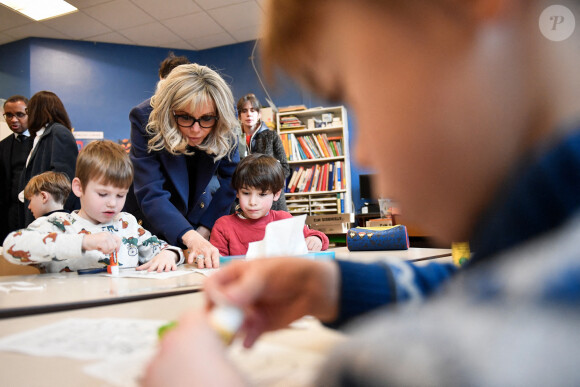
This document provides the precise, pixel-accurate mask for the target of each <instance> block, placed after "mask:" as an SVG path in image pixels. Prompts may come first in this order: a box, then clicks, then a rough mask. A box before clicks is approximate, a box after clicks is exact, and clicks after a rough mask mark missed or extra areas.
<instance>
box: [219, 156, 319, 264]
mask: <svg viewBox="0 0 580 387" xmlns="http://www.w3.org/2000/svg"><path fill="white" fill-rule="evenodd" d="M232 186H233V187H234V189H235V190H236V196H237V198H238V200H239V202H240V204H239V209H238V210H237V211H236V213H235V214H232V215H225V216H222V217H221V218H219V219H218V220H217V222H216V223H215V225H214V227H213V229H212V231H211V236H210V240H209V241H210V242H211V244H212V245H214V246H215V247H217V248H218V250H219V251H220V254H221V255H223V256H226V255H245V254H246V252H247V251H248V245H249V244H250V243H251V242H256V241H261V240H262V239H264V234H265V233H266V226H267V225H268V223H271V222H274V221H276V220H281V219H288V218H291V217H292V215H291V214H290V213H288V212H286V211H276V210H273V209H272V205H273V203H274V202H275V201H276V200H278V198H279V197H280V195H283V193H282V189H283V188H284V172H283V169H282V166H281V165H280V162H279V161H278V160H276V159H275V158H274V157H272V156H268V155H264V154H261V153H252V154H250V155H248V156H246V157H245V158H243V159H242V161H240V163H239V164H238V166H237V168H236V170H235V172H234V175H233V177H232ZM304 238H306V246H307V247H308V250H309V251H320V250H326V249H327V248H328V237H327V236H326V235H325V234H324V233H323V232H320V231H317V230H311V229H310V228H309V227H308V226H304Z"/></svg>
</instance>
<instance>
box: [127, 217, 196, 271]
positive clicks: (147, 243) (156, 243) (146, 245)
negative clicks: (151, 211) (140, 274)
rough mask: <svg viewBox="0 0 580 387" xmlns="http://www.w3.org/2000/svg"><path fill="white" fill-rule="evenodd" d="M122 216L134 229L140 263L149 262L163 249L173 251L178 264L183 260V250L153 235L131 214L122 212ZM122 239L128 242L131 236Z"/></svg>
mask: <svg viewBox="0 0 580 387" xmlns="http://www.w3.org/2000/svg"><path fill="white" fill-rule="evenodd" d="M123 218H124V219H128V220H127V221H128V222H130V227H131V228H132V229H134V230H135V236H136V239H137V249H138V250H139V264H140V265H142V264H144V263H146V262H149V261H150V260H152V259H153V258H155V256H156V255H157V254H159V253H160V252H161V251H163V250H171V251H174V252H175V253H176V254H177V255H178V257H179V259H178V260H177V264H178V265H181V264H182V263H183V262H184V261H185V257H184V255H183V251H182V250H181V249H180V248H179V247H176V246H172V245H170V244H169V243H167V242H165V241H164V240H162V239H159V238H157V237H156V236H155V235H153V234H151V232H149V231H147V230H145V229H144V228H143V227H141V225H139V223H138V222H137V219H135V217H134V216H133V215H129V214H124V216H123ZM123 239H124V240H123V243H129V244H130V243H131V242H132V241H131V239H132V238H123Z"/></svg>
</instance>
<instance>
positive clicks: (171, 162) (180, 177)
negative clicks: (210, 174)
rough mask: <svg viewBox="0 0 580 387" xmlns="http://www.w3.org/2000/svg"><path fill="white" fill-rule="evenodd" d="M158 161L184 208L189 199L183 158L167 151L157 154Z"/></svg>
mask: <svg viewBox="0 0 580 387" xmlns="http://www.w3.org/2000/svg"><path fill="white" fill-rule="evenodd" d="M159 159H160V161H161V163H162V164H163V165H164V167H165V170H166V171H167V176H168V178H169V180H170V181H171V182H172V183H173V186H174V187H175V189H176V191H177V192H178V193H179V196H180V197H181V200H182V201H183V203H185V204H186V205H185V207H187V201H188V198H189V181H188V180H189V179H188V174H187V163H186V161H185V156H183V155H179V156H175V155H172V154H170V153H169V152H167V151H162V152H160V154H159Z"/></svg>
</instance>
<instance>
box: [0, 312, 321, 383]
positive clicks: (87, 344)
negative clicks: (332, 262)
mask: <svg viewBox="0 0 580 387" xmlns="http://www.w3.org/2000/svg"><path fill="white" fill-rule="evenodd" d="M166 323H167V321H162V320H146V319H120V318H102V319H89V318H72V319H65V320H62V321H59V322H57V323H54V324H50V325H46V326H44V327H41V328H38V329H34V330H30V331H27V332H22V333H19V334H15V335H11V336H7V337H4V338H2V339H0V351H11V352H19V353H24V354H28V355H32V356H53V357H65V358H73V359H80V360H94V362H92V363H90V364H87V365H86V366H84V367H83V371H84V372H85V373H87V374H88V375H91V376H93V377H95V378H98V379H101V380H103V381H105V382H107V383H109V384H111V385H116V386H122V387H133V386H138V385H139V380H140V378H141V376H142V374H143V372H144V370H145V367H146V366H147V365H148V364H149V362H150V359H151V358H152V357H153V356H154V354H155V353H156V350H157V346H158V342H159V341H158V340H159V339H158V335H157V330H158V328H159V327H160V326H162V325H164V324H166ZM228 352H229V354H228V356H229V357H230V358H231V359H232V361H233V362H234V363H235V364H236V365H237V367H238V368H239V369H240V370H241V371H242V373H243V374H245V375H246V377H247V378H248V380H250V381H251V382H252V385H254V386H285V387H287V386H307V385H310V384H311V382H312V378H313V376H314V373H315V371H316V369H317V367H318V365H319V364H320V363H321V362H322V361H323V360H324V355H323V354H321V353H319V352H316V351H310V350H303V349H296V348H290V347H286V346H280V345H276V344H270V343H264V342H261V341H258V342H257V343H256V345H255V346H254V348H252V349H251V350H246V349H244V348H242V347H241V343H240V342H235V343H234V344H233V345H232V346H231V347H230V348H229V349H228ZM179 366H180V365H176V367H179ZM288 375H292V377H291V378H289V377H288ZM290 380H291V382H290ZM289 383H290V384H289Z"/></svg>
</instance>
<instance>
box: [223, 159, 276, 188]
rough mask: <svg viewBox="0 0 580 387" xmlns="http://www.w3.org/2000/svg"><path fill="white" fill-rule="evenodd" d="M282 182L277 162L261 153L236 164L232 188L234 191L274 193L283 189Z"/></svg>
mask: <svg viewBox="0 0 580 387" xmlns="http://www.w3.org/2000/svg"><path fill="white" fill-rule="evenodd" d="M284 180H285V179H284V171H283V170H282V166H281V165H280V162H279V161H278V160H276V159H275V158H274V157H272V156H268V155H264V154H261V153H252V154H250V155H248V156H246V157H244V158H243V159H242V161H240V163H239V164H238V166H237V168H236V170H235V172H234V176H233V177H232V186H233V187H234V189H235V190H236V191H238V190H240V189H242V188H255V189H261V190H262V192H266V191H271V192H272V193H276V192H278V191H280V190H281V189H282V188H284Z"/></svg>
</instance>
